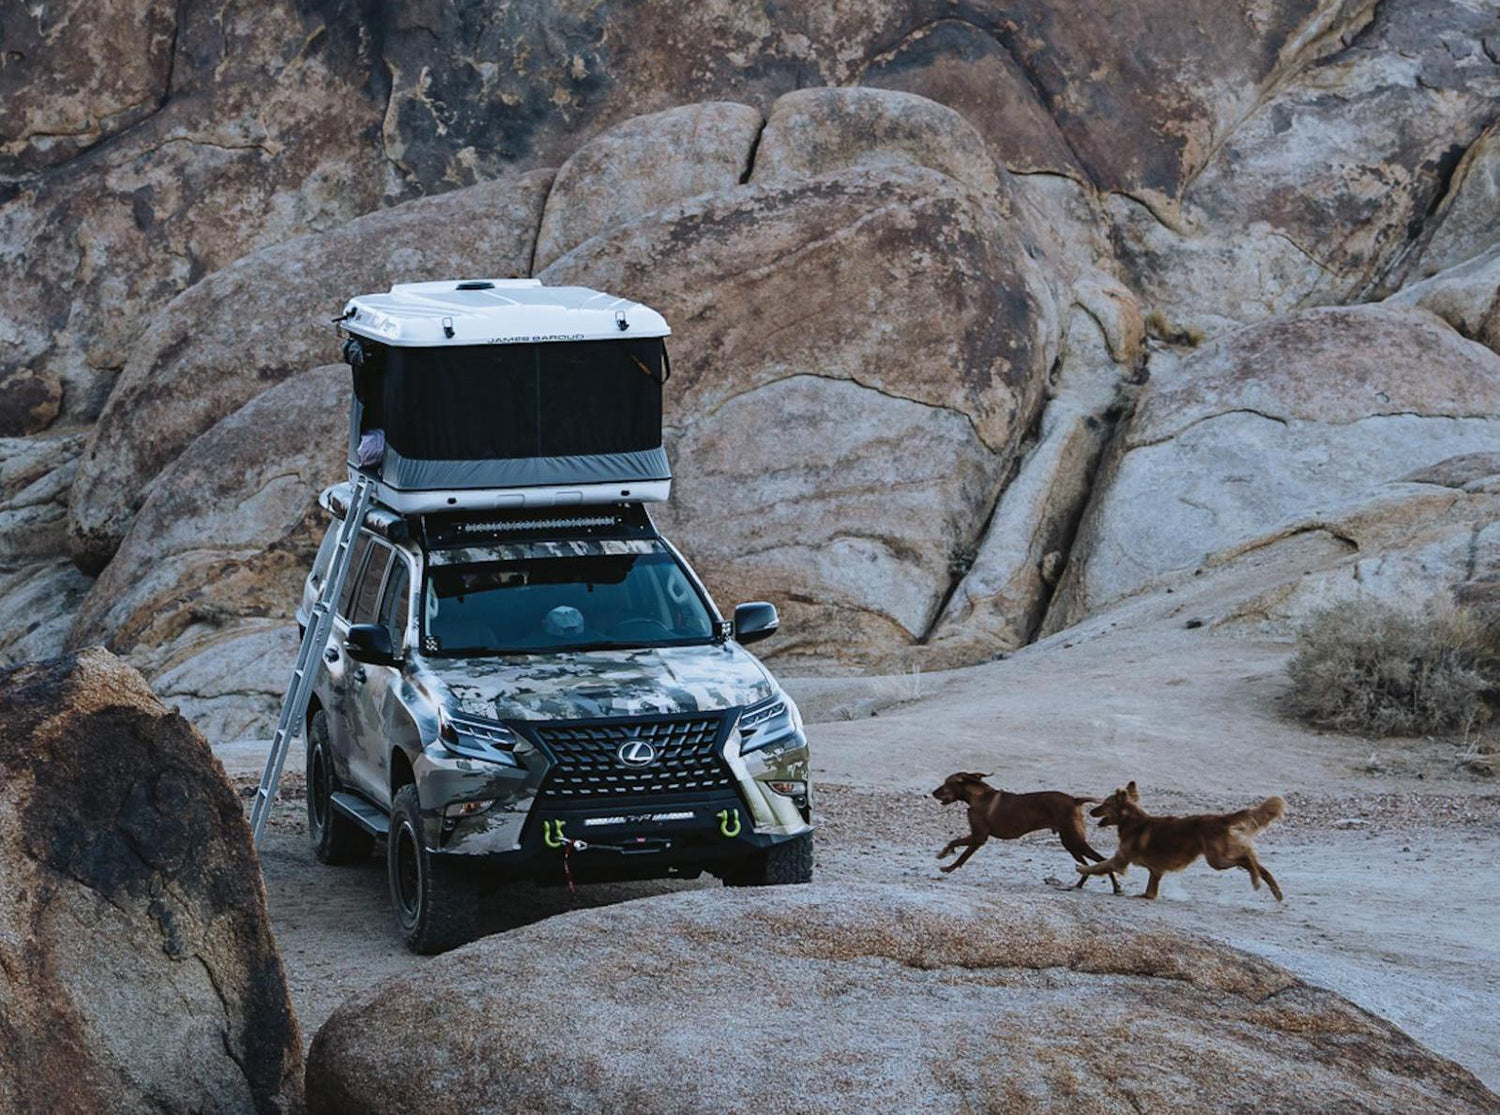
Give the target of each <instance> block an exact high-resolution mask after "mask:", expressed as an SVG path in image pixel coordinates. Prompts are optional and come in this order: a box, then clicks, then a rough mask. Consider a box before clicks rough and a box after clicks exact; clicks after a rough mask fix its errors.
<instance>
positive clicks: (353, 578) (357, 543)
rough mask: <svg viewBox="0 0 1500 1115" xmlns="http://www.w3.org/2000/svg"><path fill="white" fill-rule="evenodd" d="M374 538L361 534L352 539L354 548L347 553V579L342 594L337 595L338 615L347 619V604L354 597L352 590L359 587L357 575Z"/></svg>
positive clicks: (362, 566)
mask: <svg viewBox="0 0 1500 1115" xmlns="http://www.w3.org/2000/svg"><path fill="white" fill-rule="evenodd" d="M372 542H374V538H373V537H372V536H371V535H368V534H361V535H360V536H359V537H358V538H356V539H355V540H354V549H353V550H351V551H350V554H349V579H348V580H346V581H345V582H344V591H343V594H342V595H341V596H340V597H339V615H341V616H343V617H344V618H345V619H348V618H349V616H350V614H351V613H350V610H349V604H350V602H351V601H352V600H353V599H354V591H355V589H357V588H358V587H359V575H360V572H361V570H363V569H364V565H365V555H366V554H368V553H369V552H370V544H371V543H372Z"/></svg>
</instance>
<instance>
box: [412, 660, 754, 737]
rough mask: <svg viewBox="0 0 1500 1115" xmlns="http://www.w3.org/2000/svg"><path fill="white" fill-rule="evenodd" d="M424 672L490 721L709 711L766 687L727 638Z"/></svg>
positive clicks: (430, 664)
mask: <svg viewBox="0 0 1500 1115" xmlns="http://www.w3.org/2000/svg"><path fill="white" fill-rule="evenodd" d="M424 674H425V676H426V677H427V678H429V679H431V682H435V684H436V685H439V686H442V687H443V688H445V689H446V690H447V691H448V692H449V693H450V694H452V696H453V699H454V701H455V702H457V707H458V709H459V710H460V711H462V712H464V713H466V714H468V715H470V716H478V717H487V718H489V719H492V720H585V719H589V718H595V717H613V716H645V715H648V714H651V713H659V714H663V715H670V714H673V713H685V712H713V711H716V710H719V709H728V708H734V707H735V706H738V705H753V704H755V703H756V702H757V701H763V700H765V699H766V698H767V697H769V696H770V695H771V692H772V687H771V683H770V681H769V680H768V679H767V676H766V672H765V670H764V669H763V668H762V667H761V665H760V663H759V662H757V661H756V660H755V659H754V658H753V657H751V655H750V654H749V652H748V651H745V650H743V649H741V648H740V647H738V646H735V645H733V644H732V643H718V644H710V645H708V646H692V647H663V648H648V649H642V650H596V651H585V652H579V653H562V654H523V655H512V656H507V657H505V658H450V659H428V660H427V661H426V662H425V663H424Z"/></svg>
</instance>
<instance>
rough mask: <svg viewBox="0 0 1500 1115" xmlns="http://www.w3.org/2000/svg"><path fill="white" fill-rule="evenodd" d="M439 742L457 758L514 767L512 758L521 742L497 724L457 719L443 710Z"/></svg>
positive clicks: (470, 718) (514, 763)
mask: <svg viewBox="0 0 1500 1115" xmlns="http://www.w3.org/2000/svg"><path fill="white" fill-rule="evenodd" d="M438 741H439V742H441V743H442V745H443V746H444V747H446V748H447V749H448V750H449V751H451V752H453V754H455V755H462V756H463V757H464V758H466V759H483V760H484V761H485V762H487V763H505V764H506V765H507V766H515V765H516V760H515V756H514V755H513V754H512V753H513V752H514V751H515V749H516V744H517V743H519V742H520V740H519V739H518V738H517V736H516V733H515V732H513V731H511V730H510V729H509V728H507V727H506V726H505V725H504V724H501V723H500V722H499V721H498V720H480V719H479V718H478V717H473V716H458V715H455V714H454V713H451V712H448V711H446V710H443V711H441V712H439V713H438Z"/></svg>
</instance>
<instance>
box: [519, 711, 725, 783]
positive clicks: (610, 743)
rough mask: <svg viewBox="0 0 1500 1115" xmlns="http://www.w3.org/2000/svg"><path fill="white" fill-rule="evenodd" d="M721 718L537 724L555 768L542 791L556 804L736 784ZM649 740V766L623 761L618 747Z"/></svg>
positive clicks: (537, 731)
mask: <svg viewBox="0 0 1500 1115" xmlns="http://www.w3.org/2000/svg"><path fill="white" fill-rule="evenodd" d="M722 723H723V717H720V716H703V717H697V718H694V719H690V720H652V719H642V720H631V721H626V722H622V723H613V724H533V725H530V727H531V729H532V730H533V731H534V732H535V733H536V734H537V737H538V738H539V739H540V740H541V742H542V744H543V745H544V746H545V747H546V748H547V750H548V751H550V752H551V753H552V757H553V759H554V760H555V765H554V766H553V767H552V771H551V774H550V775H549V776H548V778H547V783H546V785H545V786H544V787H543V789H542V793H543V796H546V797H550V798H552V799H554V800H556V801H566V802H581V801H588V800H591V799H601V798H622V797H625V796H627V795H631V796H636V797H643V796H647V795H651V794H702V793H705V792H712V791H715V790H723V789H728V788H729V787H731V786H733V784H734V781H733V779H732V778H731V776H730V773H729V768H728V767H727V766H726V765H725V763H724V760H723V758H722V757H721V754H720V751H719V729H720V727H721V725H722ZM632 739H639V740H645V741H646V742H647V743H649V744H651V746H652V747H654V748H655V749H656V759H655V761H654V762H652V763H651V765H650V766H645V767H631V766H629V765H627V764H625V763H623V762H621V760H620V757H619V755H618V751H619V748H620V745H621V744H622V743H624V742H625V741H626V740H632Z"/></svg>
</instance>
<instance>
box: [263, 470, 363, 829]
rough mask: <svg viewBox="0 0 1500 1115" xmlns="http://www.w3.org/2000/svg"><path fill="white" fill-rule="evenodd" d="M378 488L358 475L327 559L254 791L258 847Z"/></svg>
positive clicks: (305, 710)
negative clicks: (278, 717) (351, 559)
mask: <svg viewBox="0 0 1500 1115" xmlns="http://www.w3.org/2000/svg"><path fill="white" fill-rule="evenodd" d="M374 492H375V482H374V481H373V480H371V479H370V478H369V477H368V476H364V475H360V476H359V477H358V478H357V479H356V480H355V482H354V492H353V494H352V495H351V496H350V499H349V508H348V510H347V511H346V512H345V514H344V521H343V523H342V524H341V525H340V526H339V535H338V542H337V543H336V544H335V545H334V548H333V554H332V556H331V557H330V558H329V561H328V572H327V573H325V574H324V575H323V584H322V585H321V586H320V587H319V589H318V599H317V602H316V603H314V604H313V609H312V615H310V616H309V617H308V623H307V630H306V631H304V632H303V634H302V646H301V647H300V648H299V649H298V651H297V664H296V665H295V666H293V667H292V680H291V683H290V684H289V685H288V686H287V690H286V698H285V699H284V700H283V701H282V702H281V717H280V719H278V720H277V721H276V734H275V735H274V736H272V737H271V753H270V754H269V755H267V756H266V769H265V770H264V771H263V772H262V774H261V776H260V789H258V790H256V791H255V805H254V806H253V807H252V808H251V810H250V833H251V837H252V839H253V840H254V842H255V844H256V845H257V846H259V845H260V834H261V831H262V830H263V829H264V828H265V827H266V817H267V816H268V815H269V814H270V812H271V803H272V802H273V801H275V800H276V789H277V787H278V786H279V785H280V784H281V768H282V767H283V766H285V765H286V753H287V749H288V748H289V747H290V746H291V743H292V739H293V738H294V737H295V736H296V735H297V734H298V733H299V732H301V731H302V725H303V721H304V720H305V719H306V717H307V702H308V701H310V700H311V699H312V691H313V683H314V682H316V681H317V679H318V668H319V663H318V657H319V655H320V654H321V653H322V651H323V648H324V647H325V646H326V645H327V643H328V633H329V632H330V631H332V630H333V609H334V608H335V607H336V606H337V604H338V599H339V596H340V594H341V593H342V592H343V591H344V582H345V581H347V580H348V579H349V563H350V558H351V556H352V555H353V552H354V540H355V539H356V538H358V537H359V528H360V524H362V523H363V522H364V521H365V512H366V511H367V510H369V506H370V499H371V497H372V496H373V495H374Z"/></svg>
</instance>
